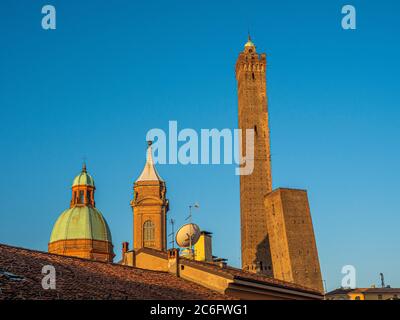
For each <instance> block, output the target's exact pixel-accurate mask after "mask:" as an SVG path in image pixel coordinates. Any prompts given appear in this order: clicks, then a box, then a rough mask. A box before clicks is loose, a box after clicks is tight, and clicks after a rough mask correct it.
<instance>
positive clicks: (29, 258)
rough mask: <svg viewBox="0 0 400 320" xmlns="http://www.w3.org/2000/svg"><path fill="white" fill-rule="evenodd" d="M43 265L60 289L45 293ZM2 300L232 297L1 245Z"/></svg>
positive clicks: (165, 276) (158, 275)
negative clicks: (51, 269) (49, 267)
mask: <svg viewBox="0 0 400 320" xmlns="http://www.w3.org/2000/svg"><path fill="white" fill-rule="evenodd" d="M44 265H52V266H54V267H55V270H56V289H55V290H51V289H50V290H44V289H43V288H42V285H41V282H42V279H43V277H44V276H45V275H43V274H42V273H41V271H42V267H43V266H44ZM1 299H140V300H142V299H170V300H188V299H228V297H226V296H224V295H222V294H219V293H216V292H214V291H211V290H209V289H206V288H204V287H202V286H199V285H197V284H195V283H192V282H189V281H186V280H184V279H181V278H178V277H176V276H174V275H172V274H169V273H165V272H156V271H149V270H143V269H138V268H133V267H128V266H122V265H118V264H112V263H105V262H98V261H91V260H86V259H81V258H74V257H66V256H60V255H55V254H50V253H46V252H40V251H34V250H28V249H23V248H17V247H11V246H7V245H3V244H0V300H1Z"/></svg>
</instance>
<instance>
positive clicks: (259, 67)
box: [236, 37, 323, 292]
mask: <svg viewBox="0 0 400 320" xmlns="http://www.w3.org/2000/svg"><path fill="white" fill-rule="evenodd" d="M266 65H267V63H266V55H265V54H260V55H259V54H257V52H256V47H255V45H254V43H253V42H252V41H251V39H250V37H249V39H248V41H247V43H246V44H245V46H244V50H243V51H242V52H241V53H240V54H239V58H238V59H237V62H236V80H237V83H238V99H239V128H240V129H242V145H243V147H242V150H243V151H242V153H243V156H244V155H245V153H246V138H245V130H246V129H253V130H254V169H253V172H252V173H251V174H249V175H241V176H240V219H241V237H242V239H241V240H242V268H243V269H244V270H248V271H250V272H256V273H263V274H266V275H268V276H270V277H274V278H276V279H280V280H285V281H289V282H294V283H297V284H300V285H303V286H305V287H308V288H312V289H315V290H317V291H320V292H322V291H323V286H322V277H321V270H320V265H319V259H318V251H317V246H316V242H315V236H314V229H313V224H312V219H311V213H310V206H309V203H308V197H307V192H306V191H305V190H297V189H287V188H279V189H277V190H274V191H272V181H271V159H270V143H269V128H268V104H267V89H266V88H267V86H266ZM246 157H247V158H248V157H249V155H246Z"/></svg>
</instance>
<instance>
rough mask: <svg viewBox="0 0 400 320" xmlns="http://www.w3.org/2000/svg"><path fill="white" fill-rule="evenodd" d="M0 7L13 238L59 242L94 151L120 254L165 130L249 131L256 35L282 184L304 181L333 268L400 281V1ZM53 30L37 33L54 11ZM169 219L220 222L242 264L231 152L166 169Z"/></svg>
mask: <svg viewBox="0 0 400 320" xmlns="http://www.w3.org/2000/svg"><path fill="white" fill-rule="evenodd" d="M349 3H351V4H352V5H354V6H355V7H356V10H357V30H355V31H345V30H343V29H342V28H341V24H340V22H341V18H342V14H341V8H342V6H343V5H344V4H348V2H344V1H333V0H332V1H307V0H305V1H294V0H293V1H288V0H281V1H266V0H263V1H229V2H227V1H226V2H223V1H220V2H218V3H215V1H196V2H194V1H146V2H143V1H142V2H138V1H137V2H136V1H128V0H126V1H122V0H118V1H112V2H111V1H94V0H93V1H82V0H79V1H78V0H74V1H65V0H64V1H56V0H49V1H46V2H44V1H21V0H17V1H15V0H12V1H11V0H5V1H1V3H0V41H1V50H0V121H1V126H0V155H1V165H0V174H1V177H2V183H1V185H0V200H1V209H0V242H1V243H7V244H11V245H16V246H23V247H28V248H34V249H40V250H47V242H48V240H49V237H50V232H51V229H52V226H53V224H54V222H55V220H56V219H57V217H58V215H59V214H60V213H61V212H62V211H63V210H64V209H66V208H67V207H68V205H69V200H70V185H71V183H72V179H73V178H74V176H75V175H76V174H78V173H79V171H80V168H81V164H82V158H83V157H86V158H87V165H88V170H89V172H90V173H91V174H92V175H93V177H94V179H95V181H96V185H97V192H96V203H97V207H98V208H99V209H100V210H101V211H102V212H103V214H104V216H105V217H106V219H107V220H108V222H109V225H110V228H111V232H112V235H113V241H114V246H115V251H116V253H117V256H120V247H121V242H122V241H129V242H132V212H131V208H130V206H129V201H130V199H131V197H132V185H133V182H134V180H135V179H136V178H137V176H138V175H139V174H140V172H141V170H142V167H143V165H144V160H145V159H144V157H145V147H146V143H145V136H146V132H147V131H148V130H149V129H152V128H162V129H165V130H167V128H168V121H170V120H176V121H178V127H179V128H180V129H182V128H194V129H196V130H200V129H201V128H218V129H223V128H232V129H233V128H235V127H236V126H237V96H236V82H235V75H234V65H235V61H236V58H237V56H238V54H239V52H240V51H241V50H242V48H243V44H244V43H245V41H246V37H247V31H248V30H250V32H251V34H252V37H253V40H254V42H255V43H256V45H257V49H258V51H259V52H266V53H267V56H268V58H267V59H268V71H267V81H268V96H269V111H270V128H271V150H272V165H273V185H274V187H275V188H276V187H294V188H305V189H307V190H308V194H309V201H310V205H311V210H312V218H313V221H314V229H315V233H316V239H317V245H318V249H319V257H320V263H321V267H322V272H323V278H324V279H325V280H326V282H327V286H328V289H332V288H335V287H338V286H340V284H341V278H342V276H343V275H342V274H341V268H342V266H344V265H348V264H351V265H354V266H355V267H356V270H357V286H359V287H362V286H369V285H371V284H373V283H375V284H377V285H378V284H379V273H380V272H383V273H384V274H385V278H386V281H387V283H388V284H391V285H392V286H397V287H400V273H399V272H398V270H400V258H399V255H398V253H399V251H400V241H399V236H398V235H399V233H398V230H399V226H400V204H399V198H400V197H399V195H400V188H399V181H400V171H399V163H400V148H399V137H400V110H399V102H400V90H399V89H400V87H399V86H400V85H399V79H398V77H399V74H400V59H399V56H400V46H399V42H398V34H399V30H400V21H399V19H398V16H399V10H400V4H399V2H398V1H388V0H381V1H376V0H373V1H368V2H367V1H355V0H353V1H350V2H349ZM45 4H52V5H54V6H55V7H56V9H57V29H56V30H54V31H45V30H43V29H42V28H41V18H42V14H41V8H42V6H43V5H45ZM158 171H159V173H160V175H161V176H162V177H163V178H164V179H165V180H166V181H167V188H168V197H169V199H170V203H171V210H170V213H169V215H170V217H173V218H174V219H175V220H176V221H177V224H178V225H180V224H183V223H184V218H185V217H186V216H187V214H188V205H189V204H191V203H193V202H195V201H198V202H199V203H200V206H201V208H200V210H198V211H197V212H195V213H194V219H195V221H196V222H197V223H198V224H199V225H200V226H201V227H202V228H203V229H206V230H209V231H212V232H213V233H214V238H213V241H214V253H215V254H217V255H219V256H222V257H226V258H228V259H229V262H230V263H231V264H233V265H237V266H238V265H240V260H239V259H240V229H239V227H240V226H239V214H240V211H239V178H238V176H235V174H234V165H213V166H212V165H197V166H195V165H192V166H190V165H189V166H184V165H162V166H159V167H158Z"/></svg>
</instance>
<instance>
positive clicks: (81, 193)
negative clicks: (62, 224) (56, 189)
mask: <svg viewBox="0 0 400 320" xmlns="http://www.w3.org/2000/svg"><path fill="white" fill-rule="evenodd" d="M84 202H85V193H84V192H83V191H79V203H81V204H83V203H84Z"/></svg>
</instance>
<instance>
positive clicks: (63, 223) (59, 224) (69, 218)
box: [50, 206, 112, 242]
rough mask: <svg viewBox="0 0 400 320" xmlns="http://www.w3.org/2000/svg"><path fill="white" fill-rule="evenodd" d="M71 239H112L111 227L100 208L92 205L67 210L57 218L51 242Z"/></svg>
mask: <svg viewBox="0 0 400 320" xmlns="http://www.w3.org/2000/svg"><path fill="white" fill-rule="evenodd" d="M69 239H90V240H103V241H109V242H112V240H111V232H110V228H109V227H108V224H107V222H106V220H105V219H104V217H103V215H102V214H101V213H100V211H99V210H97V209H96V208H93V207H90V206H84V207H79V206H76V207H73V208H70V209H68V210H65V211H64V212H63V213H62V214H61V215H60V217H59V218H58V219H57V221H56V223H55V225H54V228H53V232H52V233H51V237H50V242H54V241H58V240H69Z"/></svg>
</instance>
